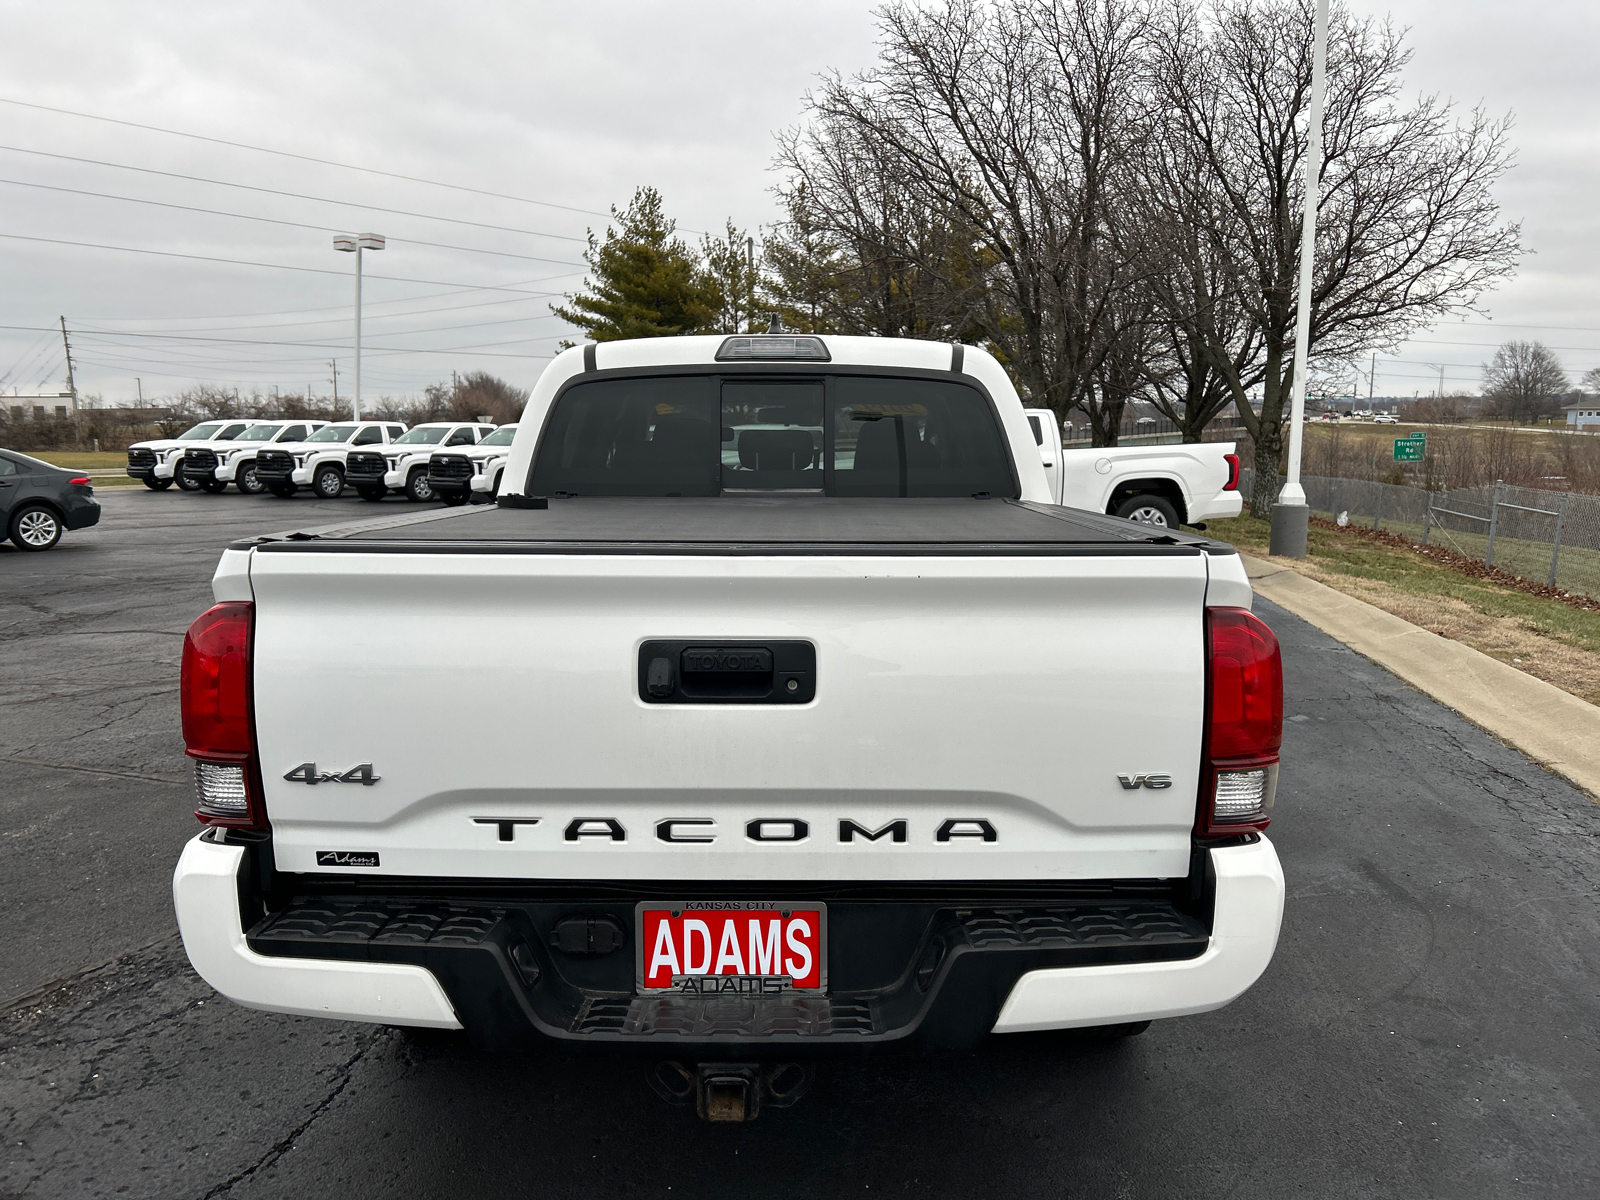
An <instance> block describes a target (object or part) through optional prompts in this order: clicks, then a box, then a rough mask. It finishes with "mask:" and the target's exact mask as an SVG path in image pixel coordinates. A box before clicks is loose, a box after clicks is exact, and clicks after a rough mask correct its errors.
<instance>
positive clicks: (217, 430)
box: [128, 421, 251, 492]
mask: <svg viewBox="0 0 1600 1200" xmlns="http://www.w3.org/2000/svg"><path fill="white" fill-rule="evenodd" d="M250 425H251V422H249V421H203V422H201V423H200V424H199V425H195V426H193V427H192V428H190V429H186V430H184V431H183V432H182V433H180V434H179V435H178V436H177V437H175V438H156V439H154V440H151V441H146V442H134V443H133V444H132V445H131V446H129V447H128V474H129V475H131V476H132V477H133V478H135V479H140V480H143V481H144V485H145V487H147V488H150V489H151V490H152V491H157V492H162V491H166V489H167V488H169V487H171V486H172V485H173V483H174V482H176V483H178V484H179V486H180V487H182V488H183V489H184V490H185V491H189V492H192V491H194V490H195V489H197V488H198V487H199V486H200V485H199V484H198V483H185V482H184V481H183V480H180V479H178V478H177V466H178V464H179V463H180V462H182V461H183V452H184V450H186V449H187V448H188V447H189V446H190V445H194V444H197V443H200V442H206V443H210V442H225V441H229V440H230V439H232V438H236V437H238V436H239V435H240V434H241V433H243V432H244V431H245V430H246V429H248V428H249V427H250Z"/></svg>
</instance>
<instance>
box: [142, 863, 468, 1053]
mask: <svg viewBox="0 0 1600 1200" xmlns="http://www.w3.org/2000/svg"><path fill="white" fill-rule="evenodd" d="M244 861H245V847H243V846H239V845H229V844H226V843H220V842H216V841H212V840H211V835H209V834H202V835H200V836H199V837H197V838H194V839H193V840H192V841H190V842H189V844H188V845H187V846H186V847H184V851H183V856H182V857H181V858H179V859H178V868H177V870H176V871H175V872H173V876H172V899H173V904H174V906H175V907H176V908H177V912H178V931H179V933H181V934H182V935H183V948H184V950H186V951H187V952H188V955H189V962H190V963H191V964H192V965H193V966H194V969H195V971H196V972H197V973H198V974H199V975H200V978H202V979H204V980H205V981H206V982H207V983H209V984H210V985H211V986H212V987H214V988H216V989H217V991H219V992H221V993H222V994H223V995H224V996H226V997H227V998H228V999H229V1000H232V1001H233V1002H234V1003H235V1004H240V1005H243V1006H244V1007H245V1008H256V1009H261V1010H262V1011H264V1012H282V1013H293V1014H295V1015H297V1016H303V1017H333V1018H335V1019H338V1020H344V1021H375V1022H379V1023H381V1024H386V1025H419V1026H422V1027H424V1028H428V1029H460V1028H461V1022H460V1021H458V1020H456V1014H455V1010H454V1009H452V1008H451V1006H450V1001H449V999H448V998H447V997H446V996H445V994H444V990H443V989H442V988H441V987H440V986H439V981H438V980H437V979H436V978H434V976H433V974H432V973H431V972H429V971H427V970H425V969H423V968H422V967H415V966H406V965H402V964H397V963H371V962H326V961H319V960H312V959H286V958H270V957H268V956H266V955H262V954H257V953H256V952H255V951H253V950H252V949H250V947H249V946H247V945H246V944H245V939H244V930H243V928H242V922H241V921H240V919H239V914H240V899H241V892H242V891H244V890H245V889H246V883H245V880H244V874H245V873H244V872H243V870H242V867H243V865H244Z"/></svg>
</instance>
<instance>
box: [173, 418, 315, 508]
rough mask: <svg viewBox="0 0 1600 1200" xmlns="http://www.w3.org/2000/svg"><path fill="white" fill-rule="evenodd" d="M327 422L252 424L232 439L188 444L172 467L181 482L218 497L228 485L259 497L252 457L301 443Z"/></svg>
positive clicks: (262, 488)
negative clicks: (266, 449) (264, 450)
mask: <svg viewBox="0 0 1600 1200" xmlns="http://www.w3.org/2000/svg"><path fill="white" fill-rule="evenodd" d="M327 423H328V422H326V421H307V420H284V421H256V422H252V423H251V425H250V427H249V428H248V429H246V430H244V431H243V432H241V433H240V434H239V435H238V436H237V437H235V438H220V439H217V440H214V441H205V442H192V443H189V444H187V445H186V446H185V447H184V449H183V458H182V461H180V462H179V463H178V464H177V466H176V467H175V468H174V474H175V475H176V476H177V477H178V480H179V482H180V484H181V483H184V482H190V483H196V484H198V485H199V486H200V487H201V488H203V489H205V490H206V491H208V492H212V493H215V494H220V493H222V492H225V491H227V490H228V485H229V484H230V483H231V484H233V485H234V486H235V487H237V488H238V489H239V490H240V491H241V492H243V493H244V494H245V495H247V496H259V495H260V494H261V493H262V492H264V491H266V490H267V485H266V484H265V483H263V482H261V480H259V479H258V478H256V454H257V453H258V452H259V451H260V450H261V449H262V448H263V447H265V446H269V445H274V444H276V445H288V444H289V443H290V442H303V441H305V439H306V438H307V437H309V436H310V435H311V434H313V433H315V432H316V431H317V430H319V429H321V428H322V427H323V426H324V425H326V424H327Z"/></svg>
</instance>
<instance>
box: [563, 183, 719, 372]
mask: <svg viewBox="0 0 1600 1200" xmlns="http://www.w3.org/2000/svg"><path fill="white" fill-rule="evenodd" d="M611 215H612V216H613V217H614V218H615V219H616V223H617V227H616V228H612V227H611V226H609V225H608V226H607V227H606V235H605V240H604V241H601V240H600V239H598V238H597V237H596V236H595V234H594V231H593V230H590V231H589V248H588V250H587V251H585V252H584V260H585V261H586V262H588V264H589V269H590V271H591V272H592V276H591V277H590V278H588V279H585V280H584V289H585V290H584V291H583V292H582V293H580V294H579V295H577V296H568V297H567V300H568V301H569V303H568V304H567V305H565V306H562V305H557V304H552V305H551V306H550V311H551V312H553V313H555V314H556V316H558V317H560V318H562V319H563V320H565V321H569V322H571V323H572V324H573V325H576V326H577V327H578V328H580V329H582V330H583V331H584V332H585V333H586V334H587V335H588V336H589V337H590V338H591V339H592V340H594V341H597V342H611V341H616V340H617V339H619V338H644V337H676V336H677V335H679V334H684V333H699V332H702V331H710V330H714V329H715V328H716V327H717V324H718V312H717V307H718V305H717V297H716V295H715V292H716V288H715V286H714V285H713V284H712V283H711V282H710V281H709V280H708V279H707V277H706V274H705V272H704V271H703V270H702V269H701V266H700V263H699V261H698V259H697V257H696V255H695V253H694V251H693V250H691V249H690V248H689V247H688V246H686V245H685V244H684V243H683V241H682V240H681V239H679V238H677V237H674V236H673V234H674V232H675V231H676V229H677V222H676V221H671V220H668V219H667V218H666V216H665V215H664V214H663V213H662V211H661V194H660V193H659V192H657V191H656V190H655V188H652V187H642V188H640V189H639V190H638V191H637V192H635V193H634V196H633V201H632V203H630V204H629V205H628V208H627V211H625V212H621V213H619V212H618V211H617V209H616V207H615V206H614V205H613V206H612V209H611Z"/></svg>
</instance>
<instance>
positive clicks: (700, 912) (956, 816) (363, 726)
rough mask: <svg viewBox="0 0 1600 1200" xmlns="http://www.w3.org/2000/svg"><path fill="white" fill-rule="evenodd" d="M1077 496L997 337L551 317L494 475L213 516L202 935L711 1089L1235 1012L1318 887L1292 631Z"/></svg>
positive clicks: (203, 758)
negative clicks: (1068, 1032) (1279, 799)
mask: <svg viewBox="0 0 1600 1200" xmlns="http://www.w3.org/2000/svg"><path fill="white" fill-rule="evenodd" d="M1219 490H1220V488H1219ZM1055 501H1056V496H1055V495H1054V494H1052V491H1051V488H1050V485H1049V483H1048V482H1047V479H1046V475H1045V468H1044V466H1043V464H1042V461H1041V458H1040V455H1039V451H1038V445H1037V443H1036V441H1035V439H1034V434H1033V431H1032V430H1031V429H1030V427H1029V422H1028V420H1027V417H1026V416H1025V415H1024V412H1023V408H1022V404H1021V402H1020V401H1019V400H1018V398H1017V394H1016V392H1015V391H1014V389H1013V388H1012V385H1011V383H1010V381H1009V379H1008V378H1007V376H1006V374H1005V372H1004V371H1003V370H1002V368H1001V367H1000V365H999V364H998V363H997V362H996V361H995V360H994V359H993V358H992V357H990V356H989V355H988V354H986V353H985V352H983V351H982V350H978V349H975V348H973V347H962V346H955V347H952V346H950V345H948V344H940V343H931V342H916V341H900V340H894V339H888V338H852V337H814V336H771V335H769V336H756V335H750V336H732V337H726V338H721V337H684V338H661V339H652V340H648V341H632V342H629V341H624V342H609V343H605V344H603V345H600V346H594V345H588V346H583V347H575V348H573V349H571V350H568V351H566V352H564V353H562V354H561V355H559V356H558V357H557V358H556V359H555V360H554V361H553V362H552V363H551V365H550V366H549V367H548V368H547V369H546V370H545V372H544V374H543V376H542V377H541V379H540V381H539V383H538V385H537V387H536V388H535V389H534V392H533V395H532V397H531V399H530V401H529V403H528V406H527V410H526V413H525V415H524V417H523V420H522V423H521V425H520V427H519V429H518V431H517V433H516V436H515V440H514V442H513V444H512V447H511V454H510V457H509V459H508V461H507V463H506V465H505V474H504V482H503V486H502V488H501V494H500V496H499V499H498V502H497V503H496V504H495V505H493V506H477V507H465V506H463V507H459V508H454V509H450V510H443V511H438V510H436V511H428V512H411V513H407V514H406V515H405V516H404V517H402V518H400V519H398V520H397V519H396V518H395V517H393V516H388V517H386V518H383V519H379V520H372V521H368V522H365V523H362V522H355V523H347V524H345V525H343V526H340V527H331V528H328V529H322V530H308V531H302V532H297V533H293V534H282V535H271V536H264V537H256V538H250V539H247V540H244V541H241V542H238V543H235V544H234V545H233V546H232V547H230V548H229V549H228V550H227V551H226V552H225V553H224V554H223V556H222V561H221V563H220V564H219V566H218V569H217V572H216V575H215V578H214V581H213V589H214V594H215V597H216V600H217V604H216V606H215V607H214V608H212V609H210V610H209V611H208V612H206V613H205V614H204V615H202V616H201V617H200V618H199V619H198V620H196V621H195V623H194V625H193V626H192V627H191V628H190V630H189V633H188V636H187V638H186V639H185V644H184V653H183V677H182V687H181V699H182V709H183V726H184V738H185V743H186V746H187V750H188V754H189V756H190V757H191V758H192V759H193V760H194V764H195V772H196V782H197V792H198V800H199V807H198V811H197V814H196V815H197V816H198V817H199V819H200V820H201V821H202V822H203V823H204V824H205V825H206V826H207V828H206V830H205V832H204V833H202V834H201V835H199V836H198V837H197V838H195V839H194V840H193V841H191V842H190V843H189V844H188V846H187V847H186V849H185V850H184V852H183V854H182V857H181V859H180V861H179V863H178V866H177V870H176V873H175V875H174V880H173V889H174V897H175V902H176V907H177V915H178V923H179V927H180V929H181V931H182V935H183V941H184V945H185V947H186V949H187V951H188V954H189V958H190V960H191V962H192V963H193V964H194V967H195V969H196V970H197V971H198V972H199V973H200V974H201V976H203V977H204V978H205V979H206V980H207V981H208V982H209V983H210V984H211V985H212V986H213V987H215V988H216V989H217V990H218V991H219V992H221V993H222V994H223V995H225V996H227V997H230V998H231V999H233V1000H235V1001H237V1002H238V1003H240V1004H243V1005H245V1006H247V1007H252V1008H259V1009H265V1010H269V1011H275V1012H286V1013H298V1014H303V1015H311V1016H322V1017H331V1018H341V1019H345V1020H353V1021H370V1022H379V1023H383V1024H388V1025H412V1026H424V1027H430V1028H434V1029H464V1030H465V1031H466V1033H467V1034H468V1035H469V1036H470V1037H471V1038H473V1039H474V1040H475V1041H476V1042H477V1043H478V1044H480V1045H484V1046H496V1047H514V1046H526V1045H531V1044H537V1043H540V1042H544V1041H547V1040H553V1041H557V1042H561V1043H564V1044H566V1045H568V1046H572V1047H582V1046H592V1047H597V1048H600V1047H604V1048H608V1049H611V1050H618V1049H631V1050H633V1051H635V1052H636V1053H638V1054H639V1055H641V1056H642V1057H644V1058H645V1059H646V1060H647V1061H649V1062H650V1063H652V1064H654V1065H653V1066H652V1067H651V1069H650V1071H649V1072H648V1078H649V1079H650V1080H651V1084H652V1086H653V1087H655V1088H656V1090H657V1091H658V1092H660V1093H661V1094H662V1095H664V1096H666V1097H667V1098H669V1099H673V1100H676V1101H679V1102H682V1103H686V1104H694V1105H695V1106H696V1107H697V1108H698V1111H699V1112H700V1113H701V1115H702V1116H705V1117H707V1118H709V1119H718V1120H745V1119H749V1118H751V1117H753V1116H755V1115H756V1114H757V1113H758V1112H759V1110H760V1108H761V1107H762V1106H763V1105H781V1104H786V1103H790V1102H792V1101H793V1100H795V1099H796V1098H797V1097H798V1096H799V1094H800V1092H801V1091H803V1090H804V1087H805V1083H806V1080H807V1078H808V1070H809V1068H808V1067H807V1066H806V1065H805V1064H806V1063H807V1062H808V1061H809V1060H810V1059H811V1058H813V1057H814V1056H816V1055H818V1054H825V1053H829V1052H835V1051H845V1052H857V1051H868V1050H873V1049H892V1048H895V1047H901V1048H910V1047H943V1046H970V1045H973V1044H976V1043H978V1042H981V1041H982V1040H983V1039H985V1038H986V1037H988V1036H989V1035H990V1034H1004V1033H1011V1032H1021V1031H1029V1030H1054V1029H1069V1028H1085V1027H1092V1028H1097V1029H1099V1030H1101V1031H1102V1032H1103V1033H1105V1034H1106V1035H1108V1036H1113V1035H1115V1036H1125V1035H1129V1034H1133V1033H1138V1032H1140V1031H1141V1030H1142V1029H1143V1028H1144V1027H1145V1026H1146V1025H1147V1024H1148V1023H1149V1022H1150V1021H1151V1020H1154V1019H1157V1018H1169V1017H1179V1016H1183V1015H1185V1014H1191V1013H1201V1012H1206V1011H1208V1010H1211V1009H1216V1008H1220V1007H1221V1006H1223V1005H1225V1004H1227V1003H1229V1002H1230V1001H1232V1000H1233V999H1234V998H1235V997H1237V996H1238V995H1240V994H1241V993H1242V992H1243V991H1244V990H1245V989H1246V988H1248V987H1250V986H1251V984H1252V983H1254V982H1255V980H1256V979H1257V978H1258V977H1259V976H1260V975H1261V973H1262V971H1264V970H1265V969H1266V967H1267V964H1268V962H1269V961H1270V960H1271V958H1272V954H1273V950H1274V947H1275V945H1276V942H1277V936H1278V928H1279V922H1280V919H1281V915H1282V909H1283V897H1284V882H1283V875H1282V872H1281V870H1280V867H1279V864H1278V859H1277V855H1276V853H1275V851H1274V850H1273V847H1272V844H1271V843H1270V842H1269V841H1268V840H1267V839H1266V837H1265V836H1264V835H1263V832H1262V831H1263V830H1264V829H1265V828H1266V826H1267V824H1268V821H1269V819H1270V817H1271V810H1272V805H1273V799H1274V795H1275V792H1276V787H1277V774H1278V751H1279V743H1280V740H1281V735H1282V721H1283V707H1282V705H1283V701H1282V664H1281V660H1280V657H1279V652H1278V647H1277V642H1276V640H1275V639H1274V637H1273V635H1272V633H1271V631H1270V630H1269V629H1268V628H1267V627H1266V626H1265V625H1264V624H1263V623H1262V622H1261V621H1260V620H1258V619H1257V618H1256V617H1254V616H1253V615H1252V614H1251V613H1250V611H1249V608H1250V603H1251V591H1250V585H1249V582H1248V580H1247V579H1246V576H1245V572H1244V569H1243V567H1242V565H1241V563H1240V560H1239V556H1238V555H1237V553H1236V552H1235V551H1234V550H1233V548H1232V547H1230V546H1227V545H1223V544H1220V543H1217V542H1215V541H1210V540H1207V539H1205V538H1203V537H1200V536H1196V535H1191V534H1187V533H1182V532H1179V531H1177V530H1175V529H1170V528H1166V529H1163V528H1153V527H1150V526H1147V525H1140V524H1134V523H1130V522H1128V521H1123V520H1116V519H1113V518H1108V517H1107V516H1105V515H1104V514H1103V513H1102V512H1099V511H1093V512H1089V511H1082V510H1078V509H1073V508H1066V507H1062V506H1060V505H1058V504H1057V503H1056V502H1055ZM1096 503H1097V504H1098V503H1099V502H1098V501H1097V502H1096ZM352 689H359V690H360V692H361V693H362V694H367V695H381V696H391V697H397V696H419V695H420V696H427V697H433V698H439V697H450V696H461V697H463V698H466V697H467V696H470V697H471V698H472V702H471V703H466V702H463V703H454V704H452V703H432V704H424V705H394V704H379V705H374V704H359V703H356V704H353V703H352V702H351V696H352Z"/></svg>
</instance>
